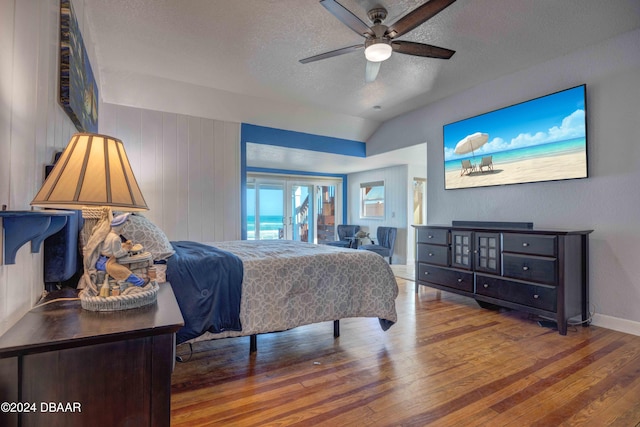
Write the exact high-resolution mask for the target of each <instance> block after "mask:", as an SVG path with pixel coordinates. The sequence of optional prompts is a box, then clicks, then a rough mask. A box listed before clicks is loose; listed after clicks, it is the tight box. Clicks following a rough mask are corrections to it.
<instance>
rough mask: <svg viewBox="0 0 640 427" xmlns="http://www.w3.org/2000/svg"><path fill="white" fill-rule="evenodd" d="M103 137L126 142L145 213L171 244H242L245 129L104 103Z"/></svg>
mask: <svg viewBox="0 0 640 427" xmlns="http://www.w3.org/2000/svg"><path fill="white" fill-rule="evenodd" d="M99 126H100V132H101V133H104V134H107V135H111V136H115V137H116V138H119V139H121V140H122V141H123V142H124V145H125V149H126V150H127V156H128V157H129V160H130V162H131V165H132V167H133V170H134V171H135V173H136V179H137V180H138V184H139V185H140V190H141V191H142V194H143V195H144V198H145V200H146V202H147V206H149V212H146V213H143V215H145V216H146V217H148V218H149V219H150V220H151V221H153V222H154V223H155V224H157V225H158V226H159V227H160V228H161V229H162V230H164V232H165V233H166V234H167V237H169V239H170V240H192V241H197V242H212V241H219V240H239V239H240V224H241V221H240V197H241V194H240V124H239V123H231V122H223V121H219V120H211V119H203V118H198V117H190V116H185V115H181V114H174V113H163V112H159V111H151V110H145V109H141V108H133V107H125V106H121V105H114V104H107V103H104V104H103V106H102V110H101V111H100V124H99Z"/></svg>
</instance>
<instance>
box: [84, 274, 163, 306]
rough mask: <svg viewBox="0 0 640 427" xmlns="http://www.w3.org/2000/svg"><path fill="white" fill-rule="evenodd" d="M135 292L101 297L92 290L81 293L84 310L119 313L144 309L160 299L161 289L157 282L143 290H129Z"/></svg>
mask: <svg viewBox="0 0 640 427" xmlns="http://www.w3.org/2000/svg"><path fill="white" fill-rule="evenodd" d="M128 289H132V291H133V292H131V293H128V294H124V295H114V296H109V297H101V296H99V295H92V292H90V288H87V289H85V290H84V291H83V292H81V293H80V304H81V305H82V308H84V309H85V310H89V311H119V310H129V309H132V308H138V307H144V306H145V305H149V304H153V303H154V302H156V300H157V298H158V290H159V289H160V287H159V286H158V283H157V282H156V281H152V282H149V283H148V284H147V285H146V286H144V287H142V288H128Z"/></svg>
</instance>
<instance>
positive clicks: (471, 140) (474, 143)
mask: <svg viewBox="0 0 640 427" xmlns="http://www.w3.org/2000/svg"><path fill="white" fill-rule="evenodd" d="M488 140H489V134H487V133H482V132H476V133H472V134H471V135H467V136H465V137H464V138H462V139H461V140H460V141H458V143H457V144H456V148H454V150H453V151H454V153H456V154H467V153H471V156H473V157H474V159H475V154H474V151H475V150H477V149H478V148H480V147H482V146H483V145H484V144H486V143H487V141H488Z"/></svg>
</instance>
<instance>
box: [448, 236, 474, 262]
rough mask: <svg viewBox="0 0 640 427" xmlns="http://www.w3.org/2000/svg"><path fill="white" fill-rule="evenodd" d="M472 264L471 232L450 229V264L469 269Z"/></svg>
mask: <svg viewBox="0 0 640 427" xmlns="http://www.w3.org/2000/svg"><path fill="white" fill-rule="evenodd" d="M472 265H473V232H471V231H461V230H451V266H452V267H457V268H464V269H465V270H471V267H472Z"/></svg>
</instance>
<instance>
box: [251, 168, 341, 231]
mask: <svg viewBox="0 0 640 427" xmlns="http://www.w3.org/2000/svg"><path fill="white" fill-rule="evenodd" d="M341 188H342V180H341V179H336V178H331V179H326V178H322V177H313V178H312V177H294V176H287V177H282V176H279V175H268V174H247V192H246V196H247V200H246V206H247V218H246V223H247V240H276V239H281V240H297V241H301V242H309V243H325V242H328V241H332V240H334V236H335V232H336V218H342V203H341V197H340V195H339V193H340V191H341Z"/></svg>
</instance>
